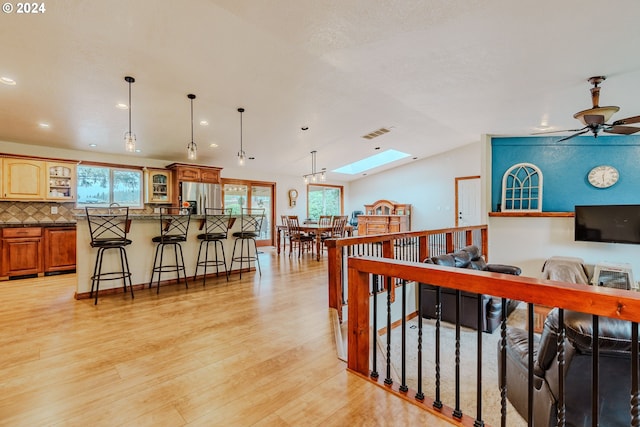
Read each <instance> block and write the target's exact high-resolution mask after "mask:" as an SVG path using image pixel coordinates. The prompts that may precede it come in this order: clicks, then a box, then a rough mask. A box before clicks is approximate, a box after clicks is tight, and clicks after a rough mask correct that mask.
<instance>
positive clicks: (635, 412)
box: [631, 322, 640, 427]
mask: <svg viewBox="0 0 640 427" xmlns="http://www.w3.org/2000/svg"><path fill="white" fill-rule="evenodd" d="M631 425H632V426H633V427H638V426H640V393H638V323H637V322H633V323H631Z"/></svg>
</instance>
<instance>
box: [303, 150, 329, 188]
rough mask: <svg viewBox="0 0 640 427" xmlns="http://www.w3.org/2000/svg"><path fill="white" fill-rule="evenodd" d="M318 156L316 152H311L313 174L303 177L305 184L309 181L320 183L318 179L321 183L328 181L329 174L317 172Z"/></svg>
mask: <svg viewBox="0 0 640 427" xmlns="http://www.w3.org/2000/svg"><path fill="white" fill-rule="evenodd" d="M316 154H317V151H316V150H313V151H312V152H311V173H308V174H306V175H302V178H304V182H305V184H306V183H308V182H309V181H311V182H316V181H318V178H320V181H324V180H326V179H327V173H326V172H325V171H324V170H322V171H320V172H317V171H316Z"/></svg>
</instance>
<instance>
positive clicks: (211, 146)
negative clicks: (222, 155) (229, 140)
mask: <svg viewBox="0 0 640 427" xmlns="http://www.w3.org/2000/svg"><path fill="white" fill-rule="evenodd" d="M209 147H210V148H218V144H216V143H215V142H212V143H211V144H209Z"/></svg>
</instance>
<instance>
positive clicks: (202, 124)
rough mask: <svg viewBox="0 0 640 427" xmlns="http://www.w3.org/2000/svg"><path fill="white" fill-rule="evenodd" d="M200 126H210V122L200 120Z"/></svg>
mask: <svg viewBox="0 0 640 427" xmlns="http://www.w3.org/2000/svg"><path fill="white" fill-rule="evenodd" d="M200 126H209V122H208V121H206V120H200Z"/></svg>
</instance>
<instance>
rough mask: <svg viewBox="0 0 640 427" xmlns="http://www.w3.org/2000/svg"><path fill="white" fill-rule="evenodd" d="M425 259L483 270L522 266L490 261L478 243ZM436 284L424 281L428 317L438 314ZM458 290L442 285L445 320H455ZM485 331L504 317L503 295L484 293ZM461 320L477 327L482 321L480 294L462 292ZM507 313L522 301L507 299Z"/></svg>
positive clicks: (512, 269)
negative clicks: (499, 296) (486, 260)
mask: <svg viewBox="0 0 640 427" xmlns="http://www.w3.org/2000/svg"><path fill="white" fill-rule="evenodd" d="M424 262H427V263H431V264H437V265H442V266H447V267H458V268H471V269H474V270H480V271H492V272H496V273H504V274H513V275H518V276H519V275H520V273H521V270H520V268H519V267H515V266H512V265H504V264H487V263H486V262H485V260H484V257H483V256H482V254H481V253H480V250H479V249H478V247H477V246H473V245H472V246H467V247H464V248H462V249H460V250H459V251H457V252H453V253H450V254H446V255H439V256H435V257H431V258H427V259H426V260H425V261H424ZM436 290H437V287H436V286H432V285H429V284H424V283H421V286H420V292H421V312H422V316H423V317H426V318H435V317H436ZM455 295H456V294H455V290H454V289H448V288H441V293H440V301H441V304H442V315H441V318H442V320H444V321H446V322H451V323H455V321H456V298H455ZM481 297H482V319H483V324H482V331H484V332H489V333H492V332H493V331H494V330H495V329H496V328H497V327H498V325H499V324H500V321H501V320H502V299H501V298H497V297H492V296H490V295H482V296H481ZM460 302H461V305H460V324H461V325H462V326H466V327H469V328H473V329H476V327H477V324H478V294H475V293H471V292H464V291H463V292H461V298H460ZM507 304H508V305H507V315H509V314H510V313H511V312H512V311H513V310H514V309H515V308H516V306H517V305H518V301H513V300H507Z"/></svg>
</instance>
